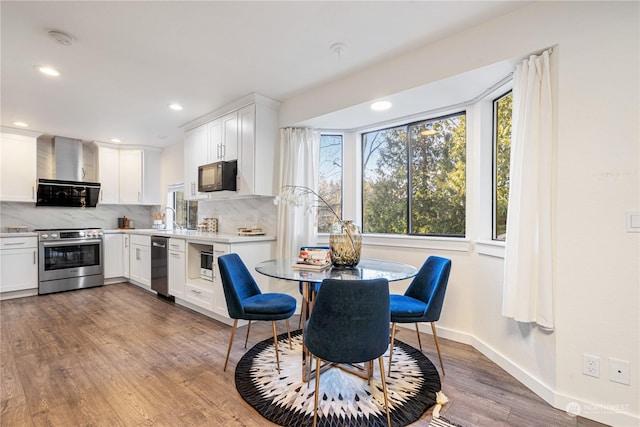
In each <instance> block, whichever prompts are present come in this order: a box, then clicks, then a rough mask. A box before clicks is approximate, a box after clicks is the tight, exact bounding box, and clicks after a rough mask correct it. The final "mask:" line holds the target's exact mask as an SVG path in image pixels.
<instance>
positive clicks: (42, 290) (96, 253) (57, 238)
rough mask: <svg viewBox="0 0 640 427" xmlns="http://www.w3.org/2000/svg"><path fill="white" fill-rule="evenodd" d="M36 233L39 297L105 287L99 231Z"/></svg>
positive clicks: (40, 231)
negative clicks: (73, 290)
mask: <svg viewBox="0 0 640 427" xmlns="http://www.w3.org/2000/svg"><path fill="white" fill-rule="evenodd" d="M36 231H38V241H39V245H38V246H39V255H40V256H39V262H38V264H39V265H38V282H39V283H38V293H39V294H40V295H42V294H50V293H53V292H61V291H68V290H72V289H82V288H90V287H93V286H101V285H103V284H104V266H103V252H102V235H103V233H102V230H101V229H97V228H91V229H55V230H36Z"/></svg>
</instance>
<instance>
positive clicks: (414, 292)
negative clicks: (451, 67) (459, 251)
mask: <svg viewBox="0 0 640 427" xmlns="http://www.w3.org/2000/svg"><path fill="white" fill-rule="evenodd" d="M450 272H451V260H450V259H447V258H441V257H437V256H430V257H429V258H427V260H426V261H425V262H424V264H423V265H422V267H420V271H418V274H417V275H416V277H414V278H413V280H412V281H411V284H410V285H409V287H408V288H407V290H406V292H405V293H404V295H395V294H392V295H391V323H392V327H391V348H390V349H389V375H391V360H392V357H393V343H394V340H395V334H396V323H414V324H415V325H416V334H417V335H418V344H419V345H420V351H422V342H421V341H420V331H419V329H418V322H430V323H431V330H432V331H433V339H434V340H435V342H436V350H438V358H439V359H440V368H441V369H442V375H444V365H443V364H442V355H441V354H440V344H439V343H438V334H437V333H436V327H435V325H434V322H436V321H438V319H440V312H441V311H442V304H443V303H444V294H445V292H446V290H447V282H448V281H449V273H450Z"/></svg>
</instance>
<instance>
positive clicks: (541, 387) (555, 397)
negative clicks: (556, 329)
mask: <svg viewBox="0 0 640 427" xmlns="http://www.w3.org/2000/svg"><path fill="white" fill-rule="evenodd" d="M402 326H403V327H407V328H409V327H411V328H412V327H413V326H412V325H406V326H405V325H402ZM419 329H420V332H423V333H425V334H429V335H431V327H429V326H428V325H427V324H426V323H425V324H422V323H421V324H419ZM436 329H437V331H438V337H440V338H445V339H450V340H452V341H456V342H459V343H462V344H468V345H470V346H471V347H473V348H475V349H476V350H478V351H479V352H480V353H482V354H483V355H484V356H486V357H487V358H489V360H491V361H492V362H493V363H495V364H496V365H498V366H499V367H501V368H502V369H504V370H505V371H507V373H509V375H511V376H512V377H514V378H515V379H516V380H518V381H520V382H521V383H522V384H523V385H524V386H525V387H527V388H528V389H529V390H531V391H532V392H534V393H535V394H537V395H538V396H540V398H542V399H543V400H544V401H545V402H547V403H548V404H549V405H551V406H553V407H554V408H556V409H559V410H561V411H571V414H575V415H578V416H580V417H583V418H587V419H590V420H594V421H598V422H600V423H604V424H608V425H612V426H640V416H637V415H633V414H630V413H627V412H622V411H620V410H619V409H620V408H617V407H611V406H608V405H603V404H599V403H593V402H587V401H585V400H583V399H579V398H576V397H573V396H567V395H565V394H562V393H558V392H557V391H555V390H554V389H552V388H550V387H549V386H547V385H546V384H544V383H542V382H541V381H540V380H538V379H537V378H535V377H534V376H533V375H531V374H530V373H528V372H527V371H525V370H524V369H522V368H521V367H520V366H518V365H517V364H516V363H514V362H513V361H512V360H510V359H509V358H507V357H505V356H504V355H503V354H501V353H500V352H499V351H497V350H496V349H495V348H493V347H492V346H490V345H489V344H487V343H486V342H484V341H482V340H481V339H479V338H477V337H475V336H473V335H471V334H468V333H465V332H460V331H456V330H453V329H447V328H442V327H439V326H438V324H437V323H436Z"/></svg>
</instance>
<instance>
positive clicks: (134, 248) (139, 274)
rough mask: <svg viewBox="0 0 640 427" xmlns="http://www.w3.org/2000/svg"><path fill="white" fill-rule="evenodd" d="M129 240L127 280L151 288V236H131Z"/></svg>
mask: <svg viewBox="0 0 640 427" xmlns="http://www.w3.org/2000/svg"><path fill="white" fill-rule="evenodd" d="M130 238H131V248H130V253H129V280H130V281H131V282H133V283H134V284H136V285H139V286H142V287H146V288H151V236H139V235H136V234H131V235H130Z"/></svg>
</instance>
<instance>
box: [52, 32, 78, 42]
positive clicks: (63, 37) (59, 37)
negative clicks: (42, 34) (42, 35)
mask: <svg viewBox="0 0 640 427" xmlns="http://www.w3.org/2000/svg"><path fill="white" fill-rule="evenodd" d="M49 38H50V39H51V41H53V42H54V43H55V44H59V45H61V46H71V45H72V44H73V41H74V39H73V37H72V36H70V35H69V34H67V33H64V32H62V31H57V30H51V31H49Z"/></svg>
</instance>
